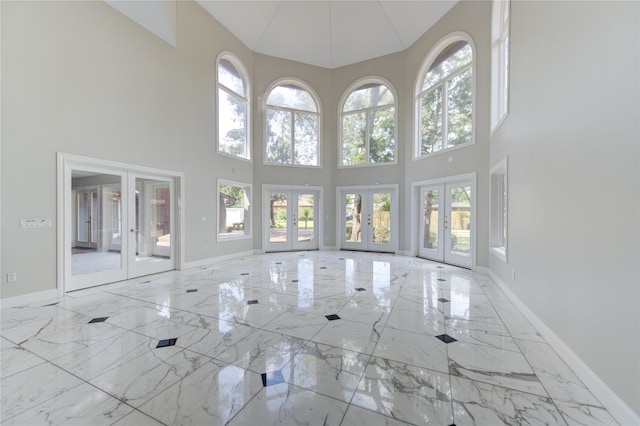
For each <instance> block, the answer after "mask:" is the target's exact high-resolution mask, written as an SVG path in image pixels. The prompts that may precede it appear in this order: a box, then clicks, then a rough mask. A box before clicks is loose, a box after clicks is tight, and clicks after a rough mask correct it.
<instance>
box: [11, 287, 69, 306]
mask: <svg viewBox="0 0 640 426" xmlns="http://www.w3.org/2000/svg"><path fill="white" fill-rule="evenodd" d="M58 297H60V295H59V292H58V289H57V288H52V289H51V290H44V291H38V292H36V293H27V294H23V295H20V296H15V297H7V298H4V299H0V309H6V308H15V307H16V306H27V305H33V304H36V303H38V302H44V301H48V300H51V299H56V298H58Z"/></svg>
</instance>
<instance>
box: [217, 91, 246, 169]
mask: <svg viewBox="0 0 640 426" xmlns="http://www.w3.org/2000/svg"><path fill="white" fill-rule="evenodd" d="M218 103H219V106H218V143H219V149H220V151H222V152H226V153H228V154H233V155H237V156H239V157H243V158H248V153H247V149H246V134H245V133H246V132H245V129H246V119H247V111H246V109H247V104H246V102H245V101H243V100H242V99H238V98H236V97H234V96H232V95H230V94H229V93H227V92H226V91H224V90H222V89H218Z"/></svg>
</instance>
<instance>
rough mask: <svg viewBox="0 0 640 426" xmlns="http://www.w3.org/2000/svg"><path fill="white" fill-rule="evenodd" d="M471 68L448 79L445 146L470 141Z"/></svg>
mask: <svg viewBox="0 0 640 426" xmlns="http://www.w3.org/2000/svg"><path fill="white" fill-rule="evenodd" d="M471 105H472V93H471V68H469V69H468V70H466V71H465V72H463V73H462V74H459V75H457V76H455V77H453V78H452V79H451V81H449V91H448V93H447V106H448V111H447V129H448V130H447V147H448V148H449V147H452V146H456V145H460V144H463V143H467V142H471V131H472V127H473V126H472V122H471Z"/></svg>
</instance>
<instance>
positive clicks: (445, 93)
mask: <svg viewBox="0 0 640 426" xmlns="http://www.w3.org/2000/svg"><path fill="white" fill-rule="evenodd" d="M448 100H449V80H445V81H444V82H443V83H442V139H441V140H440V144H441V146H440V150H441V151H442V150H444V149H446V147H447V146H448V145H449V141H448V139H449V120H448V118H449V102H448Z"/></svg>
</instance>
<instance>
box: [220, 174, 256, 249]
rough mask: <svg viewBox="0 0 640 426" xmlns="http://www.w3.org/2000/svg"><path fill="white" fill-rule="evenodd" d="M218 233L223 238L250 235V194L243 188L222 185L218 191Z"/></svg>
mask: <svg viewBox="0 0 640 426" xmlns="http://www.w3.org/2000/svg"><path fill="white" fill-rule="evenodd" d="M218 197H219V199H218V206H219V209H220V211H219V213H218V217H219V218H220V222H219V223H218V233H219V235H220V236H221V237H232V236H242V235H247V234H248V231H249V229H248V223H247V220H248V219H249V194H247V189H246V188H245V187H242V186H234V185H220V188H219V191H218Z"/></svg>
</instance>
